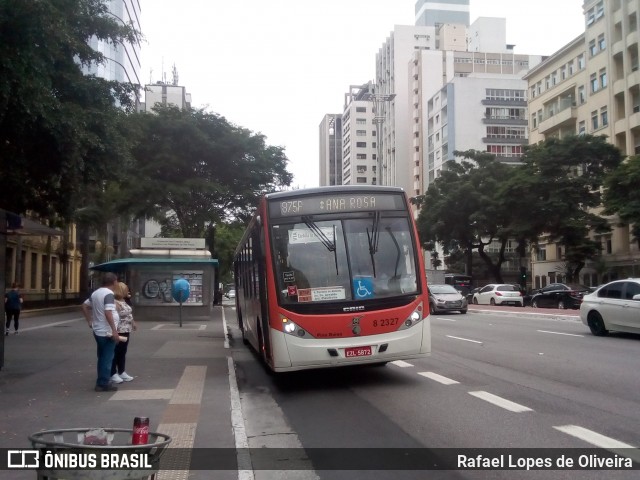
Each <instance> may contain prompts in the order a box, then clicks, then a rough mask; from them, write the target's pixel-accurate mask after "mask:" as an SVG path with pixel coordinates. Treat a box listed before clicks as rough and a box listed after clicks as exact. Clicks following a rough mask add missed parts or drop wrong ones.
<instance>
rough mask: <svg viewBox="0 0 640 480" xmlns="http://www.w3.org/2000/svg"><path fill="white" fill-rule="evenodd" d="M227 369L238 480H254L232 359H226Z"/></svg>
mask: <svg viewBox="0 0 640 480" xmlns="http://www.w3.org/2000/svg"><path fill="white" fill-rule="evenodd" d="M227 368H228V369H229V393H230V401H231V429H232V430H233V437H234V439H235V443H236V457H237V461H238V480H254V478H255V477H254V475H253V466H252V465H251V455H250V454H249V439H248V438H247V430H246V428H245V425H244V415H243V414H242V402H241V401H240V389H239V388H238V380H237V377H236V367H235V364H234V363H233V358H231V357H227Z"/></svg>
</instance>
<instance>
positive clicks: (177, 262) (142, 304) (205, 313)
mask: <svg viewBox="0 0 640 480" xmlns="http://www.w3.org/2000/svg"><path fill="white" fill-rule="evenodd" d="M135 252H136V251H134V250H132V252H131V253H132V254H133V253H135ZM140 255H144V254H140ZM207 255H209V252H207V251H192V252H185V251H180V252H179V253H175V252H171V251H168V250H167V251H154V252H153V253H152V254H148V256H138V257H131V258H118V259H115V260H112V261H110V262H106V263H101V264H100V265H95V266H93V267H91V270H93V271H96V272H113V273H116V274H117V275H118V278H119V279H120V281H123V282H125V283H126V284H127V285H128V286H129V290H130V292H131V302H132V305H133V309H134V310H133V312H134V317H135V319H136V320H143V321H144V320H154V321H176V320H178V318H179V316H180V312H179V308H180V304H179V303H178V302H176V301H175V300H174V299H173V296H172V294H171V290H172V285H173V282H175V281H176V280H178V279H180V278H184V279H185V280H187V281H188V282H189V286H190V294H189V298H187V300H186V301H185V302H184V303H183V304H182V307H183V310H182V318H183V319H184V320H186V321H190V320H191V321H194V320H197V321H208V320H210V318H211V314H212V312H213V304H214V299H215V290H216V286H217V284H218V260H216V259H213V258H210V257H209V256H207Z"/></svg>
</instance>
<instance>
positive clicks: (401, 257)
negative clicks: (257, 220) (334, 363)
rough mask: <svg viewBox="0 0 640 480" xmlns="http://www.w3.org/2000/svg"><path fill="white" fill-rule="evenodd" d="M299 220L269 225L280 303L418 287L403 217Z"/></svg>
mask: <svg viewBox="0 0 640 480" xmlns="http://www.w3.org/2000/svg"><path fill="white" fill-rule="evenodd" d="M302 220H303V221H302V223H280V224H277V225H273V226H272V228H271V232H272V241H273V254H274V255H273V256H274V262H275V274H276V279H277V280H276V281H277V287H278V291H279V299H280V303H281V304H291V303H304V302H336V301H362V300H367V299H376V298H382V297H392V296H396V295H405V294H416V293H418V286H417V276H416V270H417V259H416V252H415V251H414V248H413V246H412V245H413V243H412V238H411V233H410V232H411V230H410V223H409V221H408V219H407V217H399V216H395V217H394V216H388V217H385V216H383V215H381V214H380V213H376V214H375V216H374V218H348V219H346V218H343V219H331V220H324V219H323V220H321V221H317V222H316V221H313V220H312V219H311V218H310V217H306V218H303V219H302Z"/></svg>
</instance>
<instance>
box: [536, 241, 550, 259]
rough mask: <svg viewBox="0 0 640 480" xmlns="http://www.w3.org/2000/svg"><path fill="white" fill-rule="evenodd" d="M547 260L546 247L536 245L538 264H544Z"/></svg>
mask: <svg viewBox="0 0 640 480" xmlns="http://www.w3.org/2000/svg"><path fill="white" fill-rule="evenodd" d="M546 259H547V246H546V245H538V248H537V250H536V260H537V261H538V262H544V261H545V260H546Z"/></svg>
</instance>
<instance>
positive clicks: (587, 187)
mask: <svg viewBox="0 0 640 480" xmlns="http://www.w3.org/2000/svg"><path fill="white" fill-rule="evenodd" d="M522 160H523V166H522V168H518V169H516V170H515V171H514V172H513V175H511V176H510V178H509V180H508V182H507V185H506V186H505V188H504V189H503V190H502V191H501V197H502V201H503V202H508V204H509V205H510V208H512V209H513V210H514V211H517V212H518V216H517V217H516V218H515V222H514V224H513V225H512V232H513V233H514V234H515V235H517V236H519V237H521V238H525V239H527V240H529V241H530V242H531V243H532V244H536V243H537V242H538V239H539V238H540V237H541V236H543V235H544V236H546V237H547V238H548V239H549V241H551V242H556V243H557V244H559V245H560V246H562V247H563V249H564V251H563V260H564V261H565V263H566V264H567V265H569V266H570V268H568V272H567V273H568V276H569V277H570V278H569V280H571V281H573V279H575V278H577V276H578V275H579V273H580V270H581V269H582V268H583V267H584V265H585V262H586V260H588V259H594V258H597V257H598V255H599V254H600V245H599V244H598V243H597V242H595V241H593V240H591V239H589V237H588V234H589V232H590V231H593V232H596V233H603V232H607V231H610V229H611V227H610V225H609V223H608V221H607V220H606V219H605V218H603V217H602V216H600V215H598V214H596V213H595V209H596V208H597V207H599V206H600V205H601V197H600V187H602V185H603V182H604V179H605V177H606V176H607V175H608V174H609V173H610V172H613V171H614V170H615V169H617V168H618V167H619V165H620V163H621V162H622V155H621V153H620V151H619V150H618V148H616V147H615V146H614V145H611V144H610V143H608V142H607V141H606V137H604V136H592V135H581V136H568V137H564V138H562V139H558V138H549V139H547V140H545V141H544V142H541V143H539V144H537V145H533V146H530V147H527V149H526V150H525V155H524V157H523V159H522Z"/></svg>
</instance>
